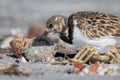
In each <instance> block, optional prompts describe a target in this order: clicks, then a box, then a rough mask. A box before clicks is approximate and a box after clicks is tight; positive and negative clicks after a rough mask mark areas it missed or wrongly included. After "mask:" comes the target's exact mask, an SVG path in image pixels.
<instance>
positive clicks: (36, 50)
mask: <svg viewBox="0 0 120 80" xmlns="http://www.w3.org/2000/svg"><path fill="white" fill-rule="evenodd" d="M23 52H24V56H25V58H26V59H27V60H28V61H30V60H31V61H32V60H37V59H38V60H40V61H42V62H47V63H50V62H51V61H54V56H53V55H54V54H55V53H56V45H54V46H36V47H31V48H28V49H26V50H24V51H23Z"/></svg>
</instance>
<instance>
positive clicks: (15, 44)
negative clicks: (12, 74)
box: [10, 38, 29, 57]
mask: <svg viewBox="0 0 120 80" xmlns="http://www.w3.org/2000/svg"><path fill="white" fill-rule="evenodd" d="M28 41H29V39H27V38H15V39H13V40H12V41H11V42H10V46H11V48H12V51H13V53H14V54H15V56H16V57H19V56H20V55H21V54H22V51H23V50H24V49H25V47H26V44H27V42H28Z"/></svg>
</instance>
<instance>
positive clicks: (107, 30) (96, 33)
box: [77, 13, 120, 39]
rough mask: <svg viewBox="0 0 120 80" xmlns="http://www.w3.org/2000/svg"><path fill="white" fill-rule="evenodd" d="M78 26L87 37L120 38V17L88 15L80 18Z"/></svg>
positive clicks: (98, 14) (99, 14) (100, 14)
mask: <svg viewBox="0 0 120 80" xmlns="http://www.w3.org/2000/svg"><path fill="white" fill-rule="evenodd" d="M77 26H78V27H79V28H80V29H81V31H82V33H83V34H84V35H86V36H87V37H89V38H91V39H93V38H100V37H105V36H117V37H120V17H118V16H113V15H110V14H103V13H96V14H90V13H88V14H86V15H84V17H79V18H78V24H77Z"/></svg>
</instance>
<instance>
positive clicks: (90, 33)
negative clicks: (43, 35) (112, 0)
mask: <svg viewBox="0 0 120 80" xmlns="http://www.w3.org/2000/svg"><path fill="white" fill-rule="evenodd" d="M46 31H47V32H48V33H49V34H54V33H57V34H58V36H59V37H60V38H61V39H62V40H63V41H65V42H67V43H69V44H72V45H74V46H82V45H85V44H90V45H93V46H94V47H95V48H96V49H98V50H100V51H105V48H106V47H107V46H109V45H117V44H118V42H119V38H120V17H119V16H114V15H111V14H105V13H100V12H92V11H83V12H77V13H73V14H72V15H70V16H69V17H65V16H62V15H54V16H52V17H50V18H49V19H48V21H47V26H46ZM106 49H107V48H106Z"/></svg>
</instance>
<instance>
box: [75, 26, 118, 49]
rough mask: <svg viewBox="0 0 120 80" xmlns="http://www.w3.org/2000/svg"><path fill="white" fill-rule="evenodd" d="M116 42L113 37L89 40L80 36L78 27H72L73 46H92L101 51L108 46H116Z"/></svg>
mask: <svg viewBox="0 0 120 80" xmlns="http://www.w3.org/2000/svg"><path fill="white" fill-rule="evenodd" d="M116 43H117V41H116V40H115V39H114V38H113V37H110V36H109V37H104V38H100V39H94V40H92V39H90V38H88V37H86V36H84V35H83V34H82V32H81V31H80V29H79V28H78V27H74V33H73V45H75V46H83V45H85V44H90V45H93V46H94V47H95V48H97V49H102V50H103V48H105V47H107V46H108V45H116Z"/></svg>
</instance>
